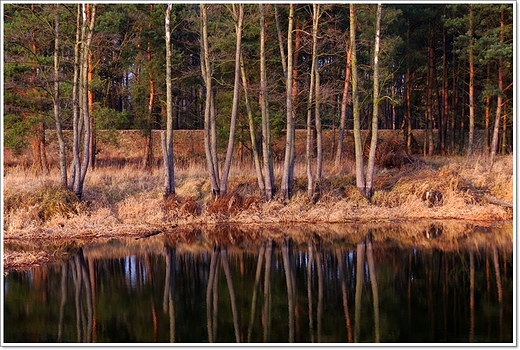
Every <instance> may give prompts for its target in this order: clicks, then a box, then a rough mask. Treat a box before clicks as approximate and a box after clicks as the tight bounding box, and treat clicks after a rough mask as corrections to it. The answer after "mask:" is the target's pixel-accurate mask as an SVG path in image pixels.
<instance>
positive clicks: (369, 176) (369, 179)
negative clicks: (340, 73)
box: [364, 4, 382, 199]
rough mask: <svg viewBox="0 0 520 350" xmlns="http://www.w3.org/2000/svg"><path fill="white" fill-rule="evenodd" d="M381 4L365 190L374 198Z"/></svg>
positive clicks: (367, 194)
mask: <svg viewBox="0 0 520 350" xmlns="http://www.w3.org/2000/svg"><path fill="white" fill-rule="evenodd" d="M381 7H382V5H381V4H377V18H376V37H375V45H374V91H373V98H374V100H373V104H372V106H373V107H372V139H371V140H370V151H369V154H368V168H367V173H366V182H365V186H366V187H365V191H364V195H365V197H366V198H368V199H371V198H372V185H373V179H374V167H375V161H376V148H377V136H378V134H377V123H378V109H379V46H380V44H379V41H380V26H381Z"/></svg>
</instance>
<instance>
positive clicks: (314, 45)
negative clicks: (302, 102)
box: [305, 4, 319, 200]
mask: <svg viewBox="0 0 520 350" xmlns="http://www.w3.org/2000/svg"><path fill="white" fill-rule="evenodd" d="M312 9H313V13H312V58H311V71H310V83H309V99H308V100H307V142H306V148H305V155H306V157H305V158H306V160H307V197H308V198H309V200H312V199H313V197H314V178H313V174H312V163H313V162H312V158H313V157H312V143H313V142H312V103H313V99H314V91H315V90H316V88H317V86H316V84H315V82H314V80H315V72H316V51H317V46H318V35H317V33H318V18H319V17H318V11H319V5H318V4H312ZM314 102H317V101H314ZM316 112H317V110H316ZM315 117H317V116H315Z"/></svg>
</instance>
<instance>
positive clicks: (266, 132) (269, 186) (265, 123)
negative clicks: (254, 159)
mask: <svg viewBox="0 0 520 350" xmlns="http://www.w3.org/2000/svg"><path fill="white" fill-rule="evenodd" d="M259 6H260V108H261V111H262V156H263V162H264V164H263V165H264V181H265V193H264V196H265V199H266V200H268V201H270V200H271V199H272V198H273V195H274V167H273V157H272V149H271V127H270V123H269V103H268V99H267V75H266V67H265V66H266V64H265V5H264V4H259ZM282 50H283V47H282Z"/></svg>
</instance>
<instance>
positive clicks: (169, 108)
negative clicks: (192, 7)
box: [161, 4, 175, 198]
mask: <svg viewBox="0 0 520 350" xmlns="http://www.w3.org/2000/svg"><path fill="white" fill-rule="evenodd" d="M171 10H172V4H168V7H167V8H166V16H165V19H164V28H165V31H166V35H165V39H166V133H165V132H164V131H163V132H162V134H161V141H162V149H163V157H164V175H165V176H164V197H165V198H166V197H168V196H170V195H173V194H175V179H174V167H173V104H172V67H171V59H172V51H171V33H170V15H171Z"/></svg>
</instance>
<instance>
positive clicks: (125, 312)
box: [4, 223, 515, 343]
mask: <svg viewBox="0 0 520 350" xmlns="http://www.w3.org/2000/svg"><path fill="white" fill-rule="evenodd" d="M295 230H298V229H297V228H294V227H292V228H291V229H287V230H285V229H281V228H280V229H278V230H275V231H272V232H271V231H268V230H266V229H261V228H256V229H255V230H253V229H242V230H240V229H236V228H229V227H227V228H226V227H224V228H219V229H218V230H216V232H207V231H206V230H205V229H200V228H199V229H190V230H188V229H183V230H178V231H173V232H171V233H168V234H161V235H157V236H154V237H149V238H145V239H139V240H136V239H135V238H133V239H120V240H115V239H114V240H110V241H107V242H103V243H96V244H91V245H88V246H85V247H83V248H82V249H81V250H80V251H79V252H78V254H77V255H74V256H73V257H71V258H70V259H69V260H68V261H65V262H60V263H55V264H47V265H43V266H39V267H34V268H32V269H31V270H29V271H24V272H18V271H11V272H9V273H8V274H7V276H5V278H4V320H5V324H4V341H5V342H6V343H33V342H50V343H59V342H65V343H68V342H96V343H126V342H134V343H169V342H179V343H206V342H217V343H221V342H225V343H234V342H237V341H240V342H256V343H266V342H267V343H269V342H275V343H287V342H296V343H313V342H322V343H329V342H331V343H347V342H368V343H374V342H390V343H394V342H398V343H438V342H447V343H469V342H486V343H489V342H491V343H511V342H513V341H514V339H513V337H514V335H513V334H514V333H513V317H514V315H515V314H514V309H513V266H514V265H513V243H512V238H511V237H512V234H511V232H512V226H511V225H510V224H509V225H506V226H505V227H504V226H500V227H498V228H483V227H469V228H468V225H466V226H463V227H455V228H451V227H449V226H447V225H445V224H438V223H437V224H427V225H422V226H419V227H416V228H410V227H408V228H402V227H392V229H390V230H389V229H388V227H387V228H377V227H364V226H356V227H348V228H346V227H345V228H341V227H340V228H338V227H335V228H334V229H330V230H328V229H327V228H320V229H310V228H307V229H302V230H299V234H297V235H294V234H293V233H291V234H290V235H289V234H286V233H288V232H289V231H295ZM392 230H394V231H395V232H394V233H389V231H392ZM454 230H455V231H457V230H464V234H463V235H462V238H460V235H459V238H453V237H452V236H451V233H450V232H452V231H454ZM343 231H344V232H345V234H343V233H342V232H343ZM399 235H401V237H406V239H404V240H403V239H401V240H397V239H396V238H395V237H396V236H399ZM289 237H291V238H289Z"/></svg>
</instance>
